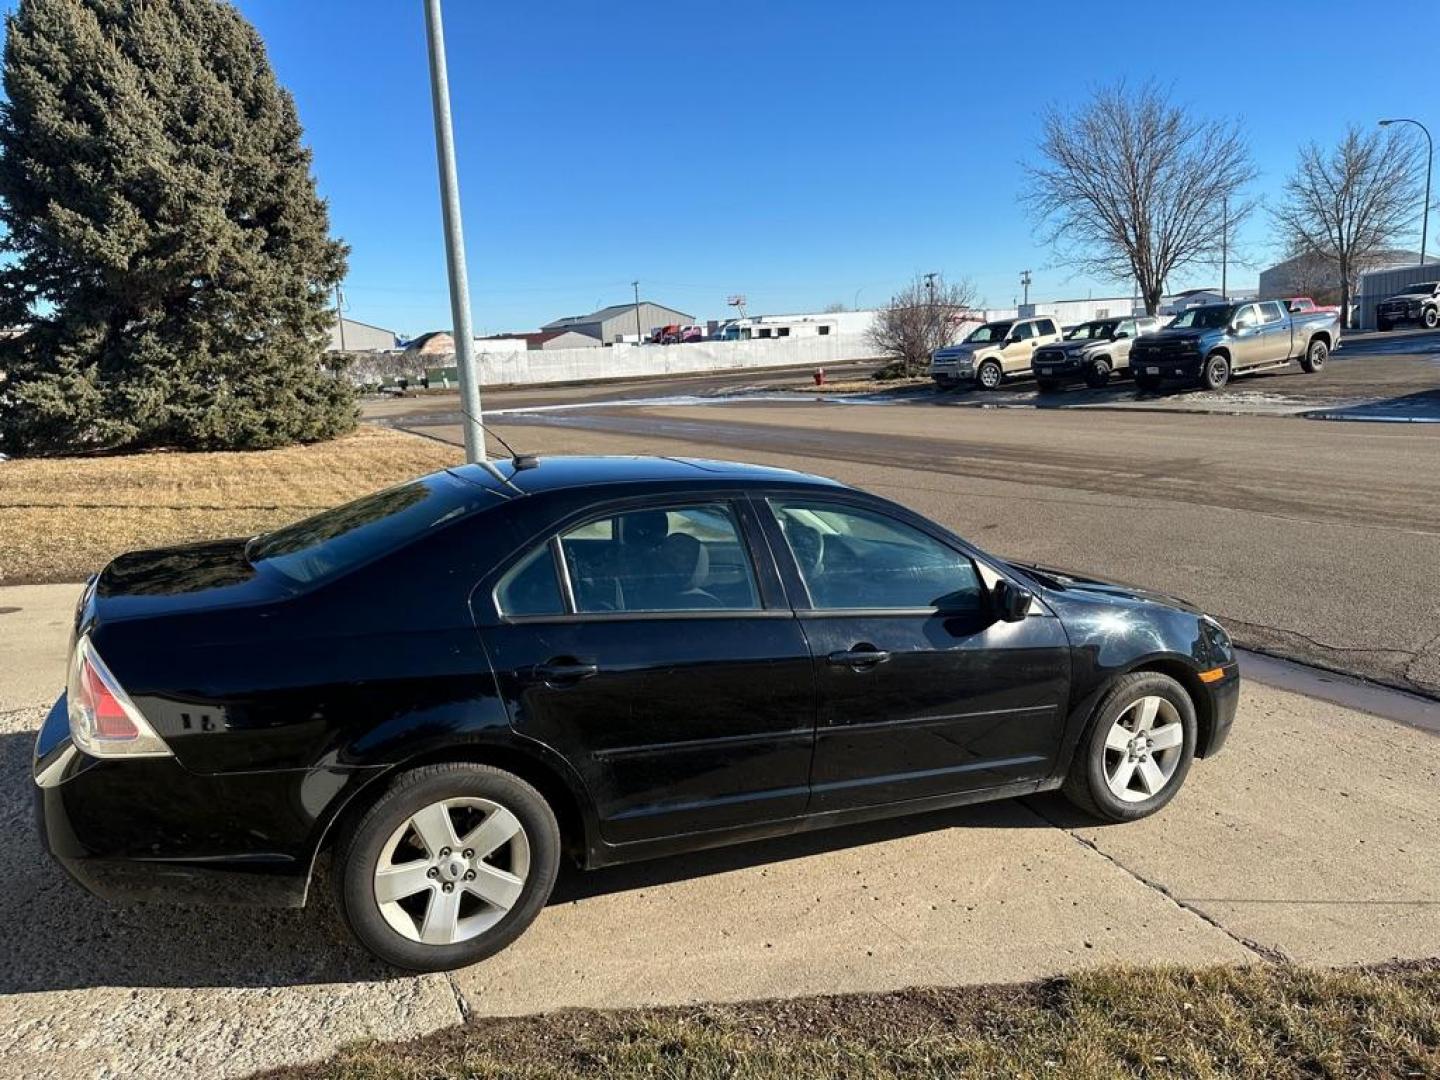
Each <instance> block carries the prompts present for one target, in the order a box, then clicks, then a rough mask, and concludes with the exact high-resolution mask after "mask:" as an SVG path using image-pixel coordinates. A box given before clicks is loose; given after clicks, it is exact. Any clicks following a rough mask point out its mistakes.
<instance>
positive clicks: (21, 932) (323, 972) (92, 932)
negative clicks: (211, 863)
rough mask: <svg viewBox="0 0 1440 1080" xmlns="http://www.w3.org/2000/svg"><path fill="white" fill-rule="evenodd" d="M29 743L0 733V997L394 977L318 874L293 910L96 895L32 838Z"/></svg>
mask: <svg viewBox="0 0 1440 1080" xmlns="http://www.w3.org/2000/svg"><path fill="white" fill-rule="evenodd" d="M34 742H35V733H34V732H33V731H26V732H18V733H13V734H4V735H0V821H3V823H4V833H3V837H4V838H3V839H0V882H3V887H0V925H3V926H4V927H5V932H4V933H3V934H0V994H16V993H32V992H37V991H44V990H70V989H77V988H85V987H95V986H156V987H220V986H223V987H269V986H284V985H296V984H308V983H330V982H356V981H373V980H379V979H389V978H393V977H394V976H395V975H396V972H395V971H393V970H391V969H389V968H386V967H385V966H384V965H383V964H380V963H379V962H377V961H374V960H372V959H370V957H369V956H368V955H367V954H366V953H364V952H363V951H362V950H361V949H360V948H359V946H357V945H355V944H353V943H352V942H351V940H350V939H349V937H348V935H347V934H346V931H345V928H344V926H343V924H342V922H341V920H340V916H339V913H338V912H337V911H336V909H335V905H334V901H333V900H332V899H331V890H330V887H329V883H328V881H327V880H324V879H323V875H321V876H320V877H319V878H317V880H316V881H315V882H313V883H312V885H311V889H310V903H309V906H308V907H306V908H305V909H304V910H272V909H258V908H238V907H212V908H195V907H186V908H182V907H171V906H168V905H162V904H129V905H119V904H107V903H105V902H104V901H101V900H97V899H96V898H95V897H93V896H91V895H90V894H89V893H87V892H85V891H84V890H83V889H81V888H80V886H79V885H77V884H75V883H74V882H73V881H71V880H70V878H69V877H68V876H67V875H66V874H65V872H64V871H63V870H62V869H61V868H60V866H59V865H58V864H56V863H55V862H54V861H53V860H51V859H50V857H49V856H48V855H47V854H46V853H45V851H44V849H43V847H42V846H41V842H40V835H39V830H38V829H37V827H36V824H35V820H34V806H33V801H34V796H33V792H34V787H33V782H32V780H31V778H30V758H31V748H32V746H33V745H34ZM0 1071H3V1070H0Z"/></svg>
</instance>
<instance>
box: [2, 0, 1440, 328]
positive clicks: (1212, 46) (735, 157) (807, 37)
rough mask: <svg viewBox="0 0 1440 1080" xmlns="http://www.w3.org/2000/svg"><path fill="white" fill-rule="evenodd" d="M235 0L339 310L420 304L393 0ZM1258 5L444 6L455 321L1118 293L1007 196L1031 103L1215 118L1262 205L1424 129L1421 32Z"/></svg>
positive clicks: (409, 30) (440, 283) (438, 267)
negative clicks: (297, 125) (1401, 122)
mask: <svg viewBox="0 0 1440 1080" xmlns="http://www.w3.org/2000/svg"><path fill="white" fill-rule="evenodd" d="M7 6H11V7H13V3H11V4H8V5H7ZM239 7H240V8H241V10H242V11H244V12H245V14H246V15H247V16H248V17H249V18H250V19H251V20H252V21H253V22H254V23H255V24H256V26H257V27H258V28H259V30H260V32H261V34H262V35H263V36H264V38H265V41H266V42H267V44H268V46H269V49H270V55H271V60H272V62H273V63H274V65H275V67H276V70H277V71H278V73H279V75H280V78H281V79H282V81H283V82H284V83H285V84H286V85H287V86H288V87H289V88H290V89H291V91H292V92H293V93H294V94H295V97H296V99H297V102H298V104H299V109H300V115H301V119H302V121H303V122H304V124H305V129H306V137H307V140H308V142H309V144H310V145H311V146H312V148H313V149H314V153H315V172H316V176H317V179H318V181H319V185H320V189H321V192H322V194H324V196H325V197H326V198H327V199H328V200H329V202H330V209H331V215H332V220H333V225H334V229H335V231H336V233H337V234H338V235H340V236H342V237H344V238H345V239H346V240H347V241H348V242H349V243H350V244H351V245H352V247H353V249H354V250H353V254H352V256H351V269H350V278H349V281H348V282H347V295H348V299H349V311H348V314H349V315H350V316H351V317H352V318H357V319H360V320H362V321H366V322H373V323H378V324H380V325H384V326H388V327H393V328H395V329H397V330H400V331H402V332H406V333H412V334H413V333H419V332H422V331H425V330H428V329H434V328H438V327H448V326H449V324H450V316H449V303H448V298H447V293H446V285H445V273H444V253H443V246H442V241H441V234H440V218H439V204H438V201H437V181H436V173H435V164H434V142H433V129H432V127H431V116H430V102H429V88H428V83H427V77H426V67H425V51H424V44H425V43H424V23H423V17H422V6H421V3H420V0H304V2H297V0H239ZM1262 9H1263V6H1261V7H1259V8H1257V6H1256V5H1254V4H1247V5H1241V4H1235V5H1228V4H1223V3H1221V4H1210V5H1207V6H1206V7H1205V9H1204V11H1203V12H1197V11H1196V10H1195V9H1187V8H1185V7H1183V6H1181V7H1178V8H1173V9H1170V10H1171V11H1173V12H1174V13H1175V14H1174V16H1170V15H1168V14H1167V12H1166V9H1165V8H1164V7H1163V6H1162V7H1159V8H1157V7H1156V6H1155V5H1153V4H1147V5H1140V4H1133V5H1131V4H1118V3H1108V4H1104V5H1096V4H1079V3H1057V2H1053V0H1033V2H1031V3H1029V4H1025V5H1013V4H1005V5H1002V4H979V5H976V4H962V3H957V2H955V0H950V2H930V0H899V2H892V3H888V4H880V3H875V2H871V0H827V2H825V3H820V2H814V0H804V2H799V0H795V2H786V0H771V2H766V3H760V2H754V0H732V2H730V3H725V4H700V3H693V2H689V0H669V2H666V3H660V2H652V0H629V2H627V3H623V4H616V3H599V2H585V0H544V2H541V3H523V4H522V3H497V2H481V0H446V5H445V17H446V34H447V38H448V46H449V57H450V70H451V81H452V95H453V105H454V112H455V118H456V135H457V140H458V145H459V162H460V183H461V191H462V197H463V205H464V216H465V227H466V238H467V244H468V247H469V257H470V279H471V286H472V297H473V304H474V314H475V322H476V326H477V328H478V329H480V330H482V331H485V332H489V331H498V330H512V329H526V328H532V327H534V326H536V325H538V324H540V323H542V322H545V321H548V320H549V319H551V318H553V317H557V316H560V315H566V314H573V313H578V312H582V311H588V310H590V309H592V308H593V307H595V306H597V305H600V304H606V303H612V302H622V301H625V300H627V299H628V298H629V296H630V295H631V290H630V285H629V283H630V281H631V280H633V279H635V278H639V279H640V281H641V291H642V293H643V295H644V296H645V297H646V298H648V299H653V300H657V301H660V302H663V303H669V304H671V305H673V306H677V307H679V308H681V309H683V310H686V311H690V312H693V313H694V314H696V315H697V316H699V317H701V318H704V317H715V316H719V315H722V314H724V313H725V308H724V298H725V296H726V295H727V294H728V293H733V292H743V293H745V294H747V296H748V297H749V300H750V309H751V311H752V312H766V311H770V312H780V311H795V310H808V309H816V308H819V307H821V306H824V305H826V304H828V303H832V302H839V303H845V304H852V305H853V304H855V303H856V302H857V300H858V303H859V305H860V306H862V307H863V306H873V305H875V304H877V303H879V302H881V301H883V300H884V299H885V298H886V297H887V296H888V295H889V294H890V293H891V292H892V291H893V290H894V288H895V287H896V286H897V285H899V284H900V283H902V282H903V281H904V280H906V279H907V278H909V277H910V276H911V275H912V274H913V273H915V272H917V271H929V270H939V271H943V272H945V273H946V274H947V275H949V276H952V277H958V276H966V277H969V278H970V279H972V280H973V281H974V282H975V283H976V285H977V286H978V287H979V291H980V293H981V295H982V297H983V298H984V299H985V300H986V301H987V302H989V303H990V304H992V305H1001V304H1009V303H1010V302H1012V300H1013V299H1014V298H1015V297H1016V296H1018V294H1019V287H1018V284H1017V279H1018V275H1019V273H1020V271H1021V270H1023V269H1025V268H1027V267H1028V268H1030V269H1032V270H1033V271H1034V275H1035V284H1034V286H1033V288H1032V293H1031V295H1032V298H1040V299H1047V298H1048V299H1058V298H1062V297H1067V296H1085V295H1087V294H1090V293H1092V292H1093V293H1094V295H1104V294H1106V293H1109V294H1112V295H1113V294H1115V293H1116V292H1120V293H1124V292H1127V291H1128V289H1127V287H1125V286H1122V287H1120V288H1119V289H1117V288H1116V286H1115V284H1114V283H1107V282H1096V281H1090V280H1087V279H1085V278H1081V277H1079V276H1076V275H1074V274H1073V273H1072V272H1070V271H1069V270H1067V269H1066V267H1064V266H1063V265H1055V262H1054V258H1053V255H1052V254H1051V253H1050V252H1049V251H1048V250H1046V249H1044V248H1042V247H1041V246H1039V245H1038V244H1036V242H1035V240H1034V235H1033V229H1032V224H1031V222H1029V221H1028V220H1027V218H1026V216H1025V214H1024V212H1023V210H1022V209H1021V207H1020V206H1019V205H1018V203H1017V200H1016V193H1017V191H1018V190H1019V188H1020V186H1021V178H1022V172H1021V163H1022V162H1023V161H1024V160H1026V159H1028V158H1030V157H1031V156H1032V155H1033V146H1034V142H1035V138H1036V136H1037V133H1038V128H1039V116H1040V113H1041V111H1042V110H1043V108H1044V107H1045V105H1046V104H1047V103H1049V102H1051V101H1059V102H1061V103H1065V102H1073V101H1078V100H1080V99H1081V98H1082V97H1083V96H1084V95H1085V93H1086V91H1087V90H1088V89H1090V88H1091V87H1092V86H1093V85H1094V83H1095V82H1096V81H1097V80H1103V79H1106V78H1109V77H1112V76H1113V75H1114V74H1116V73H1122V72H1123V73H1124V74H1125V75H1126V76H1127V77H1128V78H1130V79H1132V80H1143V79H1145V78H1147V77H1151V76H1154V77H1156V78H1158V79H1160V80H1161V81H1162V83H1163V84H1164V85H1166V86H1167V87H1169V88H1170V89H1171V92H1172V93H1173V95H1174V97H1175V98H1176V99H1177V100H1178V101H1180V102H1182V103H1186V104H1189V105H1191V106H1193V107H1195V108H1196V109H1197V110H1199V111H1200V112H1203V113H1205V114H1207V115H1212V116H1219V117H1234V118H1239V119H1241V120H1242V121H1243V122H1244V124H1245V126H1246V131H1247V134H1248V138H1249V140H1250V143H1251V146H1252V149H1253V152H1254V156H1255V159H1256V162H1257V165H1258V167H1259V169H1260V171H1261V177H1260V180H1259V182H1258V183H1257V185H1256V192H1255V193H1256V194H1257V195H1261V196H1267V195H1268V196H1270V197H1272V198H1273V197H1274V195H1275V194H1276V193H1277V191H1278V189H1279V186H1280V184H1281V183H1282V182H1283V179H1284V175H1285V173H1286V172H1287V170H1288V169H1289V168H1290V166H1291V164H1292V163H1293V161H1294V156H1295V151H1296V148H1297V146H1298V145H1299V144H1300V143H1301V142H1302V141H1305V140H1309V139H1316V140H1320V141H1321V142H1330V141H1332V140H1333V139H1334V138H1336V137H1337V136H1338V135H1339V134H1340V132H1341V131H1342V130H1343V128H1344V126H1345V124H1346V123H1347V122H1349V121H1359V122H1363V123H1370V122H1372V121H1373V120H1374V119H1375V118H1376V117H1379V116H1382V115H1388V114H1394V113H1400V114H1408V115H1419V118H1420V119H1422V120H1429V119H1430V118H1431V117H1433V118H1434V119H1435V121H1436V124H1434V125H1432V127H1434V128H1435V129H1436V130H1437V131H1440V109H1436V108H1435V105H1436V101H1437V98H1436V96H1435V94H1434V92H1433V78H1432V77H1431V75H1430V73H1428V72H1427V71H1426V68H1427V66H1428V60H1426V59H1425V58H1426V57H1428V58H1429V60H1433V58H1434V46H1433V43H1425V42H1413V43H1412V42H1411V41H1408V40H1406V39H1405V38H1404V37H1403V36H1401V37H1397V38H1396V39H1395V42H1394V44H1393V46H1389V47H1386V46H1383V45H1380V44H1378V43H1377V42H1376V40H1375V39H1374V37H1373V35H1370V34H1368V33H1367V34H1365V35H1364V40H1363V42H1360V41H1358V39H1357V47H1353V48H1352V47H1350V46H1349V45H1347V37H1353V36H1354V35H1353V34H1351V33H1350V31H1353V30H1356V29H1358V28H1359V27H1361V26H1363V24H1364V22H1365V20H1363V19H1361V20H1357V19H1356V15H1355V12H1356V9H1355V7H1354V5H1353V3H1346V4H1343V5H1342V4H1339V3H1326V2H1315V3H1309V4H1306V5H1305V6H1304V8H1303V15H1299V16H1290V15H1276V16H1273V17H1271V16H1267V15H1266V14H1265V13H1264V12H1263V10H1262ZM1427 109H1428V110H1431V112H1430V113H1429V115H1428V116H1427V115H1426V110H1427ZM1417 110H1418V114H1417ZM1417 232H1418V230H1417ZM1267 233H1268V230H1267V228H1266V226H1265V223H1264V221H1263V218H1261V219H1259V220H1257V222H1255V223H1254V224H1252V225H1251V227H1250V228H1249V229H1248V235H1246V236H1245V237H1244V238H1243V239H1244V240H1245V241H1246V243H1247V246H1248V248H1249V249H1250V254H1251V256H1252V257H1253V259H1254V260H1255V261H1256V263H1258V264H1260V265H1264V264H1266V263H1267V262H1268V261H1269V260H1268V257H1269V256H1270V255H1271V254H1272V252H1271V251H1270V249H1269V247H1268V236H1267ZM1255 274H1256V271H1255V270H1249V271H1245V270H1240V271H1238V272H1235V273H1234V274H1233V275H1232V281H1237V282H1239V283H1244V282H1246V281H1251V282H1253V280H1254V278H1255ZM1212 279H1214V280H1218V274H1217V273H1211V272H1207V271H1205V270H1200V271H1197V272H1195V273H1192V274H1189V275H1186V280H1183V281H1176V282H1172V283H1171V285H1172V287H1174V288H1179V287H1184V286H1187V285H1197V284H1208V283H1210V281H1211V280H1212Z"/></svg>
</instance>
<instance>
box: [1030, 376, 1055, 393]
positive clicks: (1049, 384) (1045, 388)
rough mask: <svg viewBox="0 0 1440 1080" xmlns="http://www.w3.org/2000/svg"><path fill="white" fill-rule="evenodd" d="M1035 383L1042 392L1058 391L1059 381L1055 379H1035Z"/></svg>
mask: <svg viewBox="0 0 1440 1080" xmlns="http://www.w3.org/2000/svg"><path fill="white" fill-rule="evenodd" d="M1035 385H1036V386H1037V387H1038V388H1039V390H1040V393H1042V394H1057V393H1059V392H1060V386H1061V384H1060V382H1059V381H1058V380H1056V379H1036V380H1035Z"/></svg>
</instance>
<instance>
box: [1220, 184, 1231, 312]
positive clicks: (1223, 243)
mask: <svg viewBox="0 0 1440 1080" xmlns="http://www.w3.org/2000/svg"><path fill="white" fill-rule="evenodd" d="M1229 244H1230V197H1229V196H1228V195H1227V196H1225V198H1224V199H1223V200H1222V201H1221V203H1220V299H1221V300H1225V301H1227V302H1228V301H1229V299H1230V291H1229V288H1228V287H1227V284H1228V283H1227V281H1226V274H1227V273H1228V271H1229V269H1230V264H1229V260H1230V250H1229Z"/></svg>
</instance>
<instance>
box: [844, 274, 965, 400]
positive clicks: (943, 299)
mask: <svg viewBox="0 0 1440 1080" xmlns="http://www.w3.org/2000/svg"><path fill="white" fill-rule="evenodd" d="M974 302H975V287H974V286H973V285H972V284H970V282H968V281H964V280H962V281H959V282H956V283H954V284H952V283H950V282H947V281H944V280H939V281H936V282H935V283H934V287H933V288H932V287H930V286H928V285H926V283H925V280H924V279H923V278H921V277H918V276H917V277H916V278H915V280H913V281H911V282H910V283H909V284H908V285H906V286H905V287H904V288H903V289H901V290H900V291H899V292H898V293H896V294H895V295H894V296H892V297H891V298H890V302H889V303H888V304H886V305H885V306H884V307H882V308H881V309H880V310H879V311H877V312H876V313H875V321H874V322H873V323H872V324H871V325H870V330H869V332H868V337H869V340H870V344H871V345H873V346H874V347H875V348H876V349H878V350H879V351H880V352H881V353H883V354H884V355H886V356H889V357H893V358H894V359H895V361H896V363H897V365H898V366H899V369H900V373H901V374H903V375H915V374H919V373H920V372H922V371H924V370H925V366H926V365H927V364H928V363H929V361H930V354H931V353H933V352H934V351H935V350H936V349H939V348H942V347H943V346H945V345H949V344H950V343H951V342H952V341H953V340H954V337H955V331H956V330H957V329H958V328H959V327H960V325H961V323H962V321H963V316H964V315H965V314H966V313H968V311H969V310H970V308H971V306H972V305H973V304H974Z"/></svg>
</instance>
